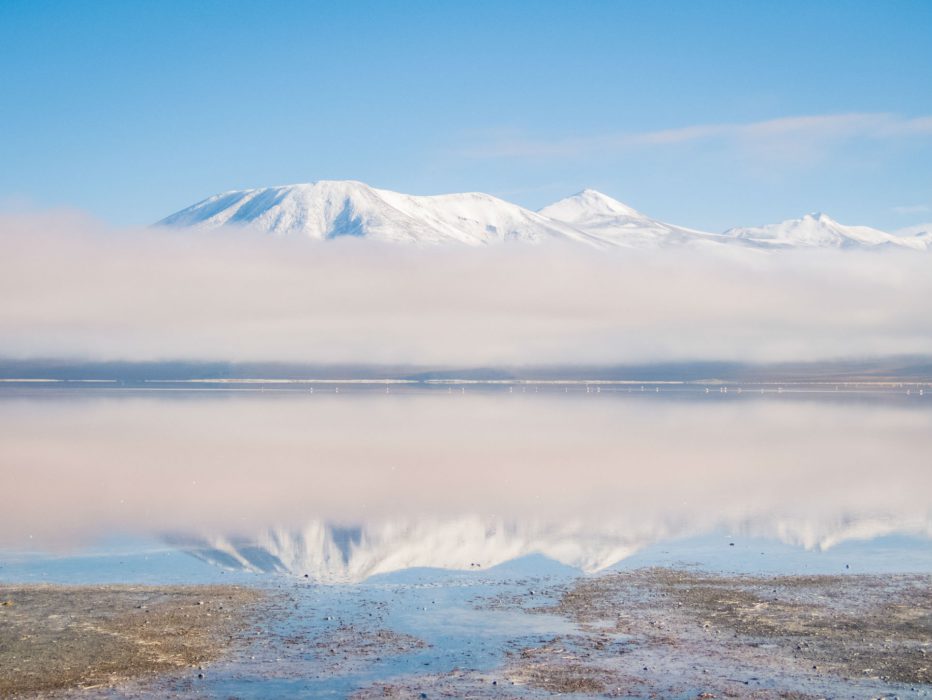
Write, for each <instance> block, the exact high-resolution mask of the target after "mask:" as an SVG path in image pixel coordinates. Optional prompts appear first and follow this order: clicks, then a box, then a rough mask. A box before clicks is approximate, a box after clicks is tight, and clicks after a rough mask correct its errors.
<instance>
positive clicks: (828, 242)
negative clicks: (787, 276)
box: [725, 214, 928, 250]
mask: <svg viewBox="0 0 932 700" xmlns="http://www.w3.org/2000/svg"><path fill="white" fill-rule="evenodd" d="M725 236H730V237H733V238H734V239H736V240H740V241H745V242H747V243H751V244H753V245H759V246H763V247H772V248H855V247H867V248H877V247H891V246H898V247H904V248H912V249H914V250H926V249H927V248H928V238H927V237H923V236H895V235H893V234H891V233H885V232H884V231H879V230H878V229H875V228H870V227H868V226H845V225H844V224H840V223H838V222H837V221H835V220H834V219H832V218H831V217H829V216H827V215H825V214H806V215H805V216H804V217H802V218H801V219H789V220H787V221H783V222H781V223H779V224H769V225H766V226H752V227H746V228H741V227H739V228H733V229H729V230H728V231H726V232H725Z"/></svg>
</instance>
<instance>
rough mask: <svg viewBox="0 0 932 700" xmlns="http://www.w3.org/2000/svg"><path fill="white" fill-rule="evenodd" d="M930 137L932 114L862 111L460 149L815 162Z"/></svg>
mask: <svg viewBox="0 0 932 700" xmlns="http://www.w3.org/2000/svg"><path fill="white" fill-rule="evenodd" d="M930 136H932V116H921V117H902V116H899V115H895V114H889V113H860V112H856V113H848V114H823V115H805V116H794V117H780V118H776V119H768V120H764V121H757V122H747V123H722V124H696V125H689V126H683V127H677V128H672V129H660V130H656V131H634V132H631V131H629V132H615V133H603V134H594V135H587V136H574V137H553V138H546V137H539V138H536V137H529V136H526V135H525V134H523V133H521V132H516V131H507V132H496V133H493V134H489V135H486V136H485V137H484V138H478V139H476V140H475V141H474V142H473V143H471V144H468V145H466V146H464V147H462V148H461V149H460V150H459V153H460V154H461V155H463V156H466V157H470V158H475V159H497V158H501V159H509V158H510V159H547V158H582V157H589V156H595V155H611V154H620V153H624V152H628V151H633V150H638V149H649V148H662V147H670V146H685V145H687V144H703V143H705V144H717V145H722V146H732V147H736V148H739V149H742V150H744V151H746V152H749V153H751V154H753V155H757V156H761V157H765V158H770V159H778V160H786V161H810V160H813V159H817V158H818V157H820V156H821V155H822V154H823V153H824V151H825V149H826V148H829V147H831V146H833V145H837V144H840V143H843V142H848V141H853V140H875V141H876V140H888V139H904V138H915V137H930Z"/></svg>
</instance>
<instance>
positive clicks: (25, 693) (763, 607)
mask: <svg viewBox="0 0 932 700" xmlns="http://www.w3.org/2000/svg"><path fill="white" fill-rule="evenodd" d="M514 584H515V582H512V583H511V584H509V585H508V586H502V587H499V588H500V590H495V587H485V588H481V587H480V588H479V589H477V590H476V591H474V592H475V593H476V595H472V596H471V597H470V598H469V599H468V601H466V605H467V606H468V607H469V608H471V609H473V610H475V611H476V612H477V614H481V615H489V614H492V615H497V614H499V613H503V614H505V615H508V616H511V618H510V619H515V620H516V622H515V623H514V625H515V630H514V637H513V638H510V639H509V640H507V641H505V642H504V643H500V642H496V644H497V645H498V646H497V647H496V649H494V652H495V654H496V656H495V658H497V659H499V661H498V662H497V663H496V664H495V665H493V666H492V667H489V666H485V667H468V666H466V665H456V666H454V667H450V666H446V667H445V666H444V664H443V662H442V658H443V654H444V652H445V650H444V649H443V648H441V647H440V645H439V644H436V643H434V644H431V643H430V642H429V641H427V640H426V639H419V638H418V636H417V629H410V628H409V629H407V630H398V629H392V627H391V625H390V624H388V623H389V622H390V620H391V616H390V615H389V614H388V613H389V612H390V611H389V608H390V607H391V604H389V603H374V602H372V601H367V600H366V599H365V598H366V594H364V593H362V592H355V591H354V592H352V593H351V594H350V595H352V596H353V597H354V600H356V599H358V605H356V604H354V607H355V609H356V612H355V613H354V612H353V611H351V610H347V611H346V615H345V619H344V618H342V617H341V618H340V619H338V620H333V619H332V618H331V616H330V615H326V616H325V617H323V618H322V620H321V619H318V621H317V622H315V623H314V625H324V626H325V627H319V626H318V627H314V626H313V625H311V626H307V627H305V628H302V627H301V625H300V624H298V625H297V626H296V624H295V620H296V619H298V618H299V617H300V616H301V615H305V614H306V613H308V612H310V614H311V615H313V611H305V610H303V606H304V605H305V603H304V602H302V601H308V600H309V596H311V597H313V596H314V595H318V593H314V592H313V591H314V590H320V589H319V588H316V589H315V588H314V587H311V588H307V587H302V586H306V584H295V586H294V588H292V589H290V590H289V589H287V588H284V589H283V588H279V589H277V590H276V591H274V592H262V591H257V590H254V589H250V588H241V587H226V586H173V587H137V586H100V587H76V588H71V587H61V586H0V696H4V697H7V696H12V697H19V696H22V697H30V696H40V697H41V696H48V695H53V696H57V695H59V694H61V693H62V692H65V693H66V694H67V695H68V696H69V697H71V696H72V695H77V696H79V697H81V696H98V695H105V694H108V693H111V694H112V693H113V690H112V687H113V686H116V687H117V689H118V690H117V693H118V694H120V695H121V696H122V695H123V694H124V693H125V694H126V695H132V696H134V697H135V696H140V697H152V696H160V693H161V691H162V690H166V691H167V690H169V689H171V690H172V691H173V694H179V695H181V696H184V695H187V694H188V693H187V692H186V691H185V688H186V687H187V688H188V689H189V690H190V686H179V685H177V683H175V684H173V681H171V678H173V677H175V678H177V677H178V676H179V675H180V674H183V675H184V676H185V677H187V678H190V677H194V678H197V677H198V674H199V673H200V671H199V670H198V669H199V668H200V667H201V666H204V665H206V664H208V663H210V662H212V661H216V660H220V659H224V658H225V659H226V663H228V664H230V665H231V667H232V668H234V669H235V668H242V665H240V666H237V664H241V662H237V661H236V659H237V658H239V659H257V658H258V660H257V661H254V662H252V663H253V664H254V667H255V672H254V673H253V672H250V673H249V674H248V675H249V677H250V679H251V681H250V682H251V683H252V685H250V686H240V689H249V690H250V692H248V693H246V695H248V696H250V697H263V692H264V691H263V688H265V689H266V690H269V692H272V690H271V689H274V688H278V689H279V691H281V690H282V689H283V688H288V689H290V690H291V691H296V690H298V689H301V688H304V687H305V686H302V685H301V683H302V681H301V679H302V678H307V679H312V678H313V679H317V681H316V682H317V685H315V686H313V687H314V688H316V689H317V690H319V689H320V688H326V687H328V686H327V685H326V684H327V683H328V682H329V681H328V680H327V679H331V680H332V681H333V682H334V683H335V685H334V686H333V687H334V688H340V689H341V690H340V691H339V692H336V694H335V695H334V696H350V697H353V698H356V699H357V700H363V699H368V698H386V697H388V698H425V697H427V698H465V697H470V698H486V697H489V698H491V697H509V698H512V697H513V698H536V697H548V696H551V695H557V694H559V695H563V696H567V695H569V696H578V697H586V696H590V697H591V696H596V697H624V698H713V697H715V698H725V697H731V698H781V699H798V700H801V699H804V698H879V697H889V698H893V697H925V696H930V695H932V670H930V669H932V576H928V575H895V576H866V575H846V576H780V577H766V578H758V577H750V576H721V575H709V574H702V573H698V572H692V571H682V570H671V569H662V568H658V569H641V570H635V571H627V572H620V573H619V572H613V573H606V574H602V575H598V576H591V577H588V576H587V577H580V578H577V579H575V580H570V581H568V582H564V581H561V582H557V583H554V584H552V585H548V584H547V583H546V582H545V581H540V580H538V581H537V582H536V583H534V584H533V588H530V587H525V585H524V582H521V581H519V582H517V585H514ZM416 588H417V586H412V587H410V590H412V591H413V590H415V589H416ZM405 595H407V592H406V590H404V589H398V590H397V591H393V592H392V594H391V599H392V600H394V599H395V598H397V599H399V600H401V599H403V598H404V596H405ZM311 605H312V606H313V603H311ZM425 609H426V608H425ZM299 610H300V612H299ZM383 613H384V614H383ZM318 614H322V611H318ZM424 614H430V613H424ZM439 614H445V613H439ZM515 616H517V617H515ZM538 619H540V620H543V619H552V620H557V621H559V622H560V625H559V626H557V627H558V628H559V629H560V631H559V632H557V633H554V634H540V633H534V634H532V635H529V634H527V629H530V628H532V627H533V628H535V629H538V630H540V629H543V628H544V627H542V626H541V625H539V624H538V625H536V626H535V624H534V623H535V622H536V621H537V620H538ZM276 620H277V621H278V622H276ZM522 621H525V622H526V624H525V622H522ZM256 625H261V626H262V628H263V629H264V630H274V629H275V628H276V627H278V628H280V629H282V630H287V634H285V633H284V632H282V634H281V635H280V636H277V635H276V634H275V633H273V632H268V633H265V632H264V633H263V636H262V641H261V643H260V642H257V641H255V640H251V639H250V634H253V635H255V630H256ZM477 643H481V642H477ZM257 644H261V645H270V646H269V647H268V648H264V647H262V646H257ZM257 655H258V656H257ZM405 658H408V659H411V658H414V659H416V662H415V663H411V664H408V665H405V664H404V663H399V664H397V665H394V666H392V665H388V666H386V664H390V660H391V659H398V660H399V661H401V660H403V659H405ZM289 659H290V660H291V661H289ZM275 660H277V661H278V663H277V664H276V663H274V662H273V661H275ZM422 660H423V661H424V662H425V663H422ZM245 663H246V664H248V663H249V662H245ZM380 664H381V665H380ZM204 673H205V675H207V676H208V679H209V677H210V674H208V673H207V671H205V672H204ZM234 675H235V674H234ZM286 678H287V682H288V683H290V685H286V686H282V685H278V686H276V685H274V683H275V682H276V681H278V682H282V679H286ZM198 683H200V681H199V682H198ZM207 683H208V680H204V681H203V685H201V686H200V690H199V691H198V692H199V693H200V694H203V693H204V692H207V693H208V696H213V695H218V693H219V691H220V689H219V688H218V689H216V691H217V692H214V693H213V695H211V691H210V686H209V685H207ZM265 683H270V684H271V685H268V686H267V685H264V684H265ZM320 683H324V685H323V686H322V685H320ZM120 684H123V685H120ZM120 688H122V689H123V690H120ZM231 688H232V686H225V687H224V690H223V692H222V693H220V694H219V695H218V696H221V695H222V697H237V696H239V693H237V692H227V690H229V689H231ZM307 688H308V689H310V686H307ZM69 689H70V690H69ZM272 694H274V692H273V693H272Z"/></svg>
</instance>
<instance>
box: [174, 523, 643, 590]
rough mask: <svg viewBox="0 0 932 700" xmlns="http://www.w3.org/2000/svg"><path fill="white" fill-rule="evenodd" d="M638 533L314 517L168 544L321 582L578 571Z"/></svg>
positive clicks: (628, 549)
mask: <svg viewBox="0 0 932 700" xmlns="http://www.w3.org/2000/svg"><path fill="white" fill-rule="evenodd" d="M641 541H643V540H641V538H638V537H632V538H630V539H628V538H624V537H620V536H618V535H611V534H608V533H598V532H593V531H591V530H589V531H587V530H585V529H584V528H582V527H577V526H567V525H563V526H543V525H540V526H538V525H531V524H515V523H504V522H502V521H501V520H497V519H487V518H479V517H467V518H462V519H459V520H444V521H441V520H416V521H406V522H402V521H386V522H381V523H374V524H370V525H363V526H360V527H338V526H333V525H328V524H326V523H323V522H320V521H314V522H311V523H310V524H308V525H307V526H306V527H304V528H303V529H302V530H299V531H290V530H286V529H282V528H273V529H270V530H268V531H267V532H264V533H262V534H261V535H260V536H259V537H257V538H255V539H252V538H245V537H222V536H221V537H204V538H175V539H174V542H175V544H178V545H179V546H181V547H183V548H185V549H187V550H188V551H190V552H191V553H192V554H194V555H195V556H198V557H199V558H201V559H204V560H205V561H209V562H211V563H214V564H217V565H219V566H223V567H227V568H232V569H242V570H245V571H254V572H283V573H292V574H296V575H303V574H308V575H309V576H310V577H312V578H314V579H316V580H319V581H326V582H340V581H361V580H363V579H365V578H368V577H369V576H373V575H375V574H382V573H388V572H391V571H399V570H402V569H410V568H417V567H432V568H441V569H470V568H476V567H479V568H487V567H490V566H495V565H496V564H501V563H503V562H506V561H510V560H512V559H517V558H519V557H522V556H525V555H528V554H543V555H544V556H546V557H548V558H550V559H553V560H555V561H559V562H561V563H564V564H567V565H570V566H574V567H576V568H579V569H582V570H583V571H598V570H599V569H603V568H605V567H606V566H610V565H611V564H614V563H615V562H617V561H620V560H621V559H624V558H625V557H627V556H630V555H631V554H632V553H633V552H634V551H636V550H637V549H638V547H639V546H640V542H641Z"/></svg>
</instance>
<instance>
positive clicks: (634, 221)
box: [538, 189, 728, 248]
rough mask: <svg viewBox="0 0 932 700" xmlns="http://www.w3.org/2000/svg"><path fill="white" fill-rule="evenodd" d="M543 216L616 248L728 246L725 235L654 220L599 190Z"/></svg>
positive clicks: (582, 194) (566, 201)
mask: <svg viewBox="0 0 932 700" xmlns="http://www.w3.org/2000/svg"><path fill="white" fill-rule="evenodd" d="M538 213H539V214H542V215H543V216H546V217H548V218H550V219H555V220H556V221H563V222H566V223H568V224H571V225H573V226H574V227H576V228H578V229H579V230H581V231H585V232H586V233H588V234H589V235H591V236H593V237H595V238H597V239H599V240H600V241H603V242H605V243H608V244H610V245H614V246H621V247H624V248H657V247H665V246H684V245H686V246H695V245H697V244H698V245H703V244H704V245H709V244H715V243H727V242H728V240H727V239H726V238H725V237H724V236H721V235H718V234H713V233H705V232H704V231H696V230H693V229H689V228H684V227H682V226H674V225H673V224H667V223H664V222H663V221H658V220H656V219H651V218H650V217H648V216H646V215H644V214H642V213H641V212H639V211H637V210H636V209H632V208H631V207H629V206H628V205H626V204H622V203H621V202H619V201H618V200H616V199H612V198H611V197H609V196H608V195H604V194H602V193H601V192H598V191H596V190H591V189H587V190H583V191H582V192H580V193H578V194H574V195H573V196H572V197H567V198H566V199H561V200H560V201H559V202H555V203H554V204H551V205H550V206H547V207H544V208H543V209H541V210H540V211H539V212H538Z"/></svg>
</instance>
